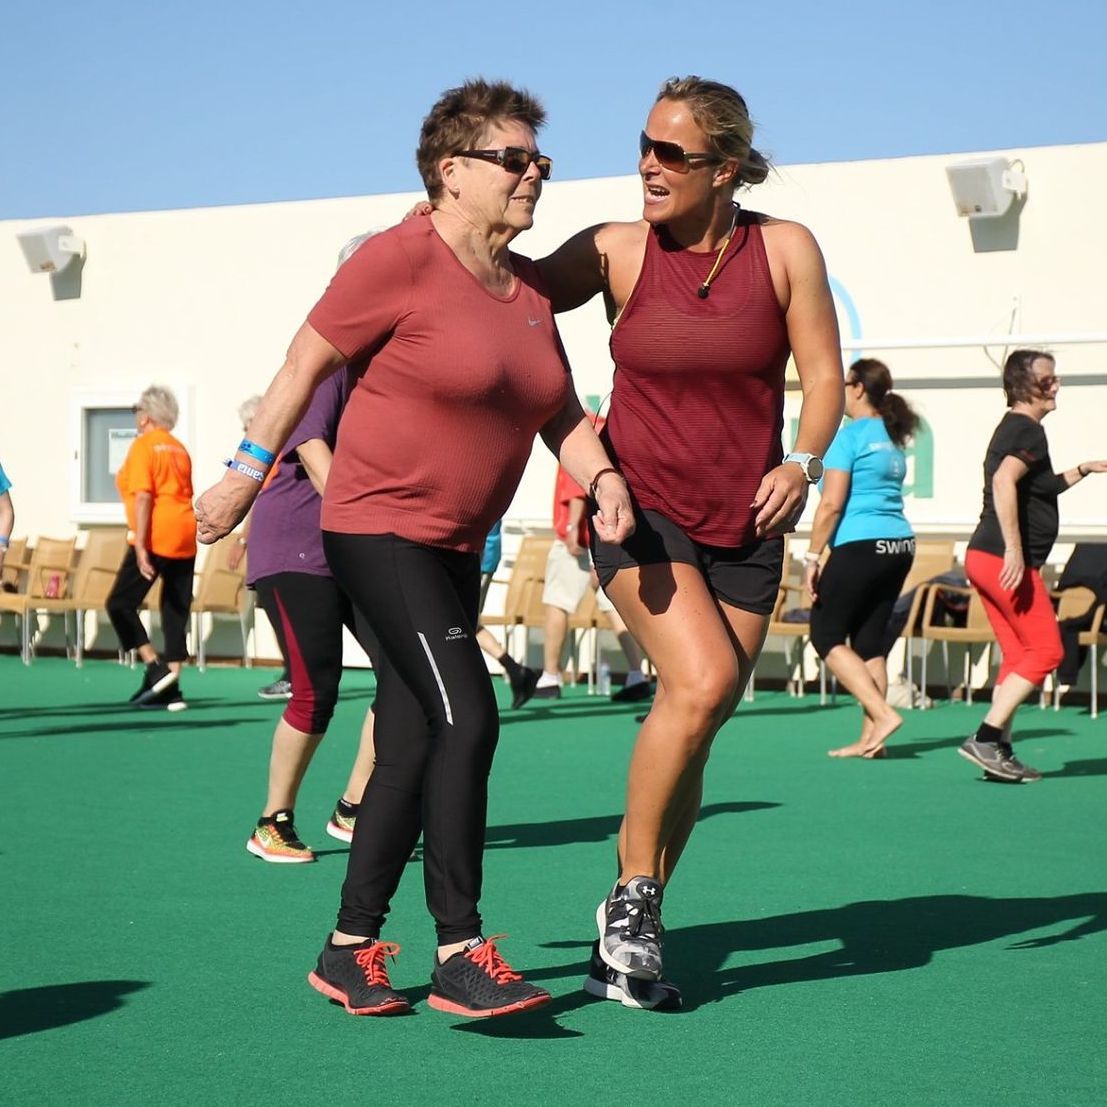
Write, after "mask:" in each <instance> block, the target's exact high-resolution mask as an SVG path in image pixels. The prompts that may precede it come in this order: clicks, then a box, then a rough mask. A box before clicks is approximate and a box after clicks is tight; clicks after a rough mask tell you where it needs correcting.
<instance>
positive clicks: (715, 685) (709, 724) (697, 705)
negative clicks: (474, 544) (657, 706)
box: [662, 660, 741, 733]
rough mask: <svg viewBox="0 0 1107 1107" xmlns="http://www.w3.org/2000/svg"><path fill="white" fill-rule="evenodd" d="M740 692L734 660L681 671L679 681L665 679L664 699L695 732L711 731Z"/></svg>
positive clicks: (736, 664) (724, 717) (732, 705)
mask: <svg viewBox="0 0 1107 1107" xmlns="http://www.w3.org/2000/svg"><path fill="white" fill-rule="evenodd" d="M662 679H663V680H664V676H663V677H662ZM740 694H741V674H740V671H739V668H738V663H737V661H736V660H735V661H734V662H733V663H732V664H719V665H708V666H704V667H702V668H700V669H697V670H695V671H694V672H690V673H687V674H685V675H684V677H683V679H681V680H680V681H677V682H674V683H669V682H665V699H666V702H668V703H671V705H672V706H673V707H674V708H675V709H676V710H677V711H679V712H680V714H681V717H682V718H684V719H686V720H688V721H689V722H690V723H691V724H692V729H693V730H695V731H701V730H704V729H710V730H711V731H712V733H713V731H714V728H716V727H718V726H719V725H721V724H722V722H723V721H724V720H725V719H726V718H728V717H729V715H730V712H731V711H732V710H733V709H734V703H735V701H736V700H737V698H738V697H739V695H740Z"/></svg>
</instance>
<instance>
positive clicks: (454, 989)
mask: <svg viewBox="0 0 1107 1107" xmlns="http://www.w3.org/2000/svg"><path fill="white" fill-rule="evenodd" d="M502 937H504V935H503V934H497V935H495V937H492V938H479V937H478V938H472V939H470V941H469V942H468V943H467V945H466V946H465V948H464V949H463V950H460V951H459V952H457V953H455V954H454V955H453V956H452V957H447V958H446V960H445V961H442V962H440V961H439V960H438V957H437V956H436V957H435V959H434V970H433V971H432V972H431V991H430V995H429V996H428V997H427V1002H428V1003H429V1004H430V1005H431V1006H432V1007H433V1008H434V1009H435V1010H436V1011H445V1012H447V1013H448V1014H451V1015H464V1016H466V1017H467V1018H470V1019H485V1018H491V1017H492V1016H493V1015H513V1014H515V1012H517V1011H529V1010H530V1009H531V1008H532V1007H541V1006H542V1005H543V1004H546V1003H549V1002H550V993H549V992H547V991H546V990H545V989H544V988H538V987H536V986H535V985H534V984H528V983H527V982H526V981H525V980H524V979H523V977H522V975H521V974H520V973H517V972H516V971H515V970H514V969H513V968H512V967H511V966H510V965H509V964H508V963H507V962H506V961H505V960H504V959H503V957H502V956H501V955H500V951H499V950H498V949H496V939H497V938H502Z"/></svg>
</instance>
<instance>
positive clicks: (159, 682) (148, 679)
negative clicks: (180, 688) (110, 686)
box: [130, 661, 177, 707]
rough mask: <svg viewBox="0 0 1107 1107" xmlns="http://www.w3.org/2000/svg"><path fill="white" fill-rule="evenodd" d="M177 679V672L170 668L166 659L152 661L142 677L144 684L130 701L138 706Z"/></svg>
mask: <svg viewBox="0 0 1107 1107" xmlns="http://www.w3.org/2000/svg"><path fill="white" fill-rule="evenodd" d="M176 681H177V674H176V673H175V672H173V670H172V669H170V668H169V666H168V665H166V663H165V662H164V661H151V662H149V663H148V664H147V666H146V672H145V673H144V674H143V677H142V684H141V685H140V686H139V689H138V691H137V692H135V694H134V695H133V696H131V699H130V702H131V703H132V704H134V705H135V706H136V707H141V706H142V705H143V704H144V703H146V702H148V701H149V700H152V699H153V698H154V697H155V696H157V695H158V693H160V692H164V691H165V690H166V688H168V687H169V686H170V685H171V684H175V683H176Z"/></svg>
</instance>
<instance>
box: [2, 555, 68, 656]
mask: <svg viewBox="0 0 1107 1107" xmlns="http://www.w3.org/2000/svg"><path fill="white" fill-rule="evenodd" d="M76 547H77V538H76V535H74V536H73V537H72V538H40V539H39V540H38V542H37V543H36V544H35V548H34V550H33V551H32V553H31V556H30V559H29V560H28V561H26V562H13V563H12V566H9V565H8V558H7V557H5V558H4V568H5V569H8V568H9V567H11V568H18V569H19V570H21V571H24V572H25V573H26V577H25V579H24V581H23V584H24V590H23V591H22V592H0V614H2V613H3V612H5V611H10V612H11V613H12V614H13V615H15V617H16V618H17V619H18V620H19V621H20V622H21V624H22V634H21V645H20V656H21V657H22V658H23V664H24V665H30V663H31V618H30V616H31V613H32V612H33V610H34V608H35V606H36V604H37V603H38V601H40V600H43V599H61V598H63V597H64V596H65V595H66V593H67V590H68V588H69V584H70V578H71V576H72V572H73V558H74V552H75V550H76Z"/></svg>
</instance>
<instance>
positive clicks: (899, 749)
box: [886, 727, 1072, 775]
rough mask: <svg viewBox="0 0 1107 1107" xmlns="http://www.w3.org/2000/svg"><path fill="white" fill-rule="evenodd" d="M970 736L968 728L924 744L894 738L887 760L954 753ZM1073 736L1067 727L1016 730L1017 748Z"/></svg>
mask: <svg viewBox="0 0 1107 1107" xmlns="http://www.w3.org/2000/svg"><path fill="white" fill-rule="evenodd" d="M969 734H970V730H969V728H966V729H965V733H964V734H958V735H954V736H953V737H950V738H930V739H927V740H926V741H922V742H900V743H898V744H897V743H896V740H895V738H894V737H893V738H892V741H891V744H890V745H888V746H887V747H886V749H887V751H888V756H887V758H886V760H889V761H908V760H911V759H913V758H917V757H919V756H920V755H921V754H924V753H933V752H934V751H935V750H950V751H951V752H953V751H955V750H956V749H957V747H958V746H959V745H960V744H961V743H962V742H963V741H964V740H965V739H966V738H967V737H969ZM1071 734H1072V731H1071V730H1070V729H1068V728H1066V727H1051V728H1048V729H1047V728H1044V727H1037V728H1032V729H1027V730H1016V731H1015V737H1014V741H1015V745H1016V746H1017V745H1018V744H1019V743H1020V742H1029V741H1038V740H1040V739H1042V738H1058V737H1065V736H1069V735H1071ZM1050 775H1061V774H1050Z"/></svg>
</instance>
